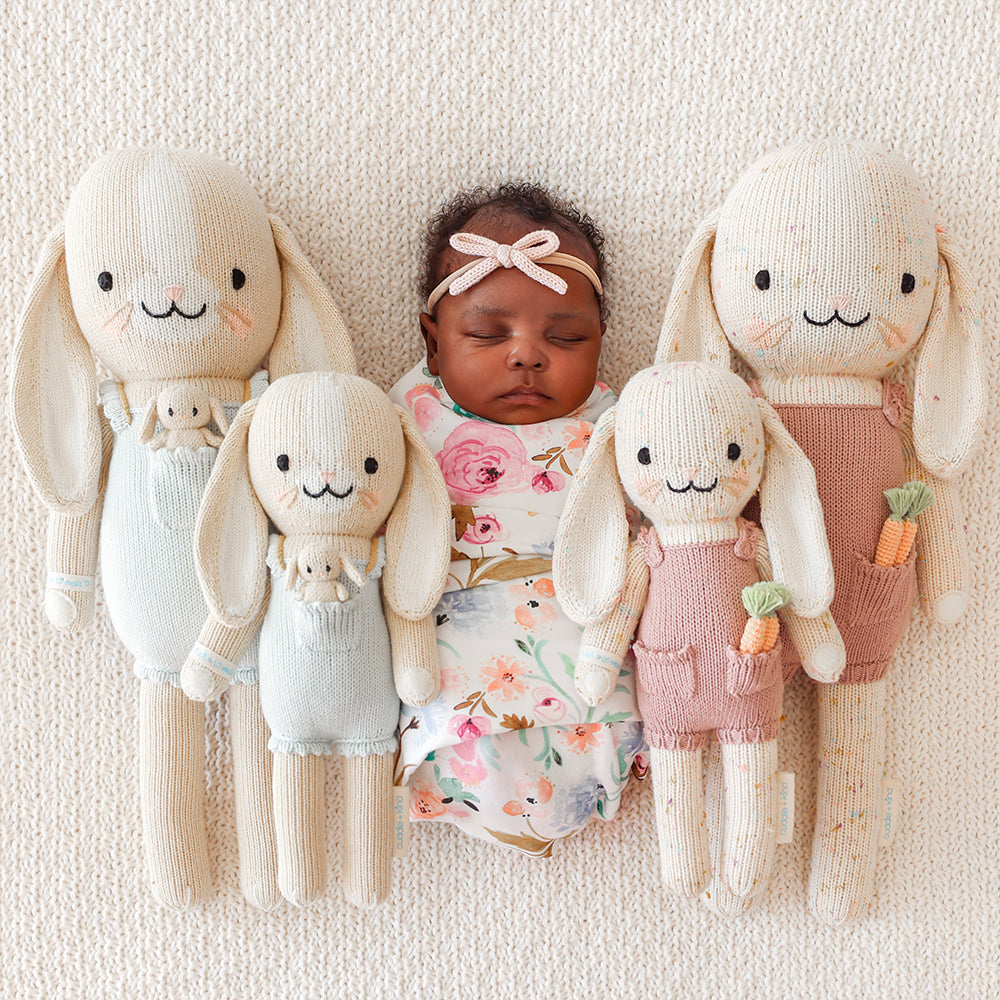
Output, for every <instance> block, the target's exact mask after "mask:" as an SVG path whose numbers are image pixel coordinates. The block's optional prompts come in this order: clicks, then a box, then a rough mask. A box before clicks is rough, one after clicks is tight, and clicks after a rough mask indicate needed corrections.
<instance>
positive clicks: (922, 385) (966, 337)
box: [913, 232, 986, 479]
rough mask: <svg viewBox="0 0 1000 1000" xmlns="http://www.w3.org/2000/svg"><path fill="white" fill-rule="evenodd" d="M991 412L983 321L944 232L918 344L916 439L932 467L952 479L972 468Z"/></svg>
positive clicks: (959, 260)
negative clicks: (928, 311)
mask: <svg viewBox="0 0 1000 1000" xmlns="http://www.w3.org/2000/svg"><path fill="white" fill-rule="evenodd" d="M985 415H986V379H985V373H984V370H983V325H982V317H981V315H980V313H979V306H978V303H977V302H976V293H975V289H974V288H973V285H972V281H971V280H970V278H969V273H968V270H967V268H966V266H965V262H964V260H962V258H961V257H960V255H959V253H958V251H957V250H956V248H955V245H954V243H953V241H952V238H951V236H950V235H948V233H946V232H940V233H939V234H938V278H937V287H936V288H935V291H934V305H933V307H932V309H931V316H930V319H929V320H928V323H927V329H926V330H925V332H924V336H923V339H922V341H921V344H920V347H919V349H918V355H917V364H916V373H915V376H914V393H913V439H914V444H915V446H916V451H917V458H918V459H919V460H920V464H921V465H923V467H924V468H925V469H927V470H928V471H929V472H932V473H934V475H936V476H940V477H941V478H942V479H949V478H951V477H952V476H955V475H957V474H958V473H959V472H961V471H962V470H963V469H965V468H967V467H968V464H969V462H970V461H971V459H972V454H973V452H974V450H975V447H976V444H977V443H978V440H979V436H980V434H981V433H982V427H983V421H984V419H985Z"/></svg>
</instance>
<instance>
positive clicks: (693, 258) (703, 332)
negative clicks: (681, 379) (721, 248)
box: [656, 216, 732, 369]
mask: <svg viewBox="0 0 1000 1000" xmlns="http://www.w3.org/2000/svg"><path fill="white" fill-rule="evenodd" d="M717 224H718V217H717V216H712V217H711V218H708V219H706V220H705V221H704V222H703V223H702V224H701V225H700V226H699V227H698V228H697V229H696V230H695V233H694V236H693V237H692V238H691V242H690V243H689V244H688V247H687V250H685V251H684V256H683V257H682V258H681V262H680V265H679V266H678V268H677V274H676V275H675V276H674V284H673V287H672V288H671V290H670V299H669V301H668V302H667V311H666V313H665V314H664V317H663V327H662V328H661V330H660V340H659V343H658V344H657V345H656V363H657V364H658V365H662V364H669V363H670V362H671V361H710V362H712V363H713V364H716V365H722V367H723V368H726V369H731V368H732V359H731V358H730V353H729V341H728V340H727V339H726V335H725V333H724V332H723V330H722V324H720V323H719V317H718V315H716V312H715V301H714V300H713V298H712V250H713V248H714V246H715V231H716V226H717Z"/></svg>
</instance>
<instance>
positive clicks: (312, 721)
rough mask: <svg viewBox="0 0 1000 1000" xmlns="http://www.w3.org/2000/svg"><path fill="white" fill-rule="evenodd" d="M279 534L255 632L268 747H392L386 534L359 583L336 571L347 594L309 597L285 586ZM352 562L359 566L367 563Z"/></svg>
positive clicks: (374, 750) (346, 751)
mask: <svg viewBox="0 0 1000 1000" xmlns="http://www.w3.org/2000/svg"><path fill="white" fill-rule="evenodd" d="M280 541H281V539H280V536H278V535H272V536H271V541H270V544H269V546H268V553H267V565H268V567H269V568H270V570H271V597H270V603H269V604H268V608H267V614H266V616H265V618H264V623H263V625H262V626H261V631H260V703H261V708H262V709H263V711H264V717H265V718H266V719H267V722H268V725H269V726H270V727H271V733H272V736H271V741H270V743H269V744H268V746H269V748H270V749H271V750H273V751H277V752H280V753H285V754H301V755H305V754H328V753H332V752H333V750H334V749H336V750H337V752H338V753H341V754H343V755H344V756H345V757H361V756H368V755H369V754H382V753H386V752H388V751H390V750H395V749H396V746H397V737H396V724H397V721H398V718H399V697H398V695H397V694H396V685H395V683H394V681H393V677H392V654H391V650H390V646H389V632H388V629H387V628H386V623H385V615H384V614H383V611H382V596H381V591H380V587H379V579H380V577H381V576H382V567H383V565H384V564H385V541H384V539H381V538H380V539H379V540H378V549H377V555H376V559H375V563H374V565H373V566H372V567H371V569H370V570H369V571H368V572H367V574H365V584H364V586H363V587H361V588H359V587H358V586H357V585H356V584H355V583H354V582H353V581H352V580H350V579H349V578H348V577H347V576H346V575H345V574H343V573H341V575H340V577H339V579H340V582H341V583H343V584H344V585H345V586H346V587H347V589H348V591H349V596H348V599H347V600H346V601H343V602H339V601H329V602H327V601H316V602H311V603H307V602H305V601H301V600H297V599H296V597H295V591H293V590H285V567H284V566H283V565H282V562H281V560H280V558H279V543H280ZM355 565H356V566H357V568H358V570H359V572H360V573H365V570H366V569H367V568H368V567H367V566H366V565H365V563H364V562H356V563H355Z"/></svg>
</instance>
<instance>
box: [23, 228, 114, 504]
mask: <svg viewBox="0 0 1000 1000" xmlns="http://www.w3.org/2000/svg"><path fill="white" fill-rule="evenodd" d="M65 251H66V240H65V235H64V231H63V229H62V227H61V226H60V228H59V229H57V230H56V231H55V232H54V233H53V234H52V235H51V236H50V237H49V238H48V240H46V242H45V246H44V248H43V249H42V254H41V258H40V259H39V261H38V266H37V267H36V268H35V275H34V278H33V280H32V282H31V288H30V289H29V291H28V302H27V305H26V306H25V309H24V312H23V314H22V315H21V321H20V323H19V324H18V328H17V333H16V335H15V339H14V351H13V363H12V372H11V390H10V412H11V419H12V422H13V425H14V434H15V436H16V438H17V442H18V445H19V446H20V448H21V453H22V455H23V456H24V462H25V465H26V466H27V469H28V475H29V477H30V478H31V482H32V485H33V486H34V487H35V490H36V491H37V493H38V495H39V496H40V497H41V498H42V500H43V501H44V502H45V503H46V504H47V505H48V506H49V507H51V508H52V509H53V510H56V511H59V512H60V513H63V514H85V513H86V512H87V511H89V510H90V509H91V508H92V507H93V506H94V501H95V500H96V499H97V485H98V480H99V478H100V473H101V428H100V419H99V416H98V411H97V369H96V366H95V364H94V358H93V356H92V355H91V353H90V346H89V345H88V344H87V342H86V340H85V339H84V337H83V333H82V332H81V331H80V327H79V325H78V323H77V321H76V316H75V314H74V312H73V303H72V301H71V300H70V294H69V282H68V280H67V277H66V252H65Z"/></svg>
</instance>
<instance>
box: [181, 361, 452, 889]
mask: <svg viewBox="0 0 1000 1000" xmlns="http://www.w3.org/2000/svg"><path fill="white" fill-rule="evenodd" d="M387 516H388V523H387V527H386V533H385V537H384V539H383V538H381V537H377V536H376V532H377V530H378V528H379V526H380V525H381V524H383V522H385V521H386V517H387ZM450 518H451V506H450V501H449V499H448V494H447V491H446V489H445V485H444V480H443V478H442V477H441V472H440V470H439V469H438V465H437V462H435V460H434V457H433V455H432V454H431V452H430V450H429V449H428V447H427V445H426V444H425V443H424V441H423V438H422V437H421V435H420V432H419V431H418V430H417V427H416V424H415V422H414V420H413V418H412V416H411V415H410V414H409V412H407V411H405V410H402V409H400V408H398V407H394V406H393V404H392V403H390V402H389V399H388V397H387V396H386V395H385V394H384V393H383V392H382V391H381V390H380V389H377V388H376V387H375V386H374V385H372V384H371V383H370V382H367V381H365V380H364V379H361V378H358V377H357V376H352V375H336V374H328V373H322V374H318V373H317V374H307V375H293V376H289V377H287V378H284V379H281V380H280V381H279V382H277V383H275V384H273V385H272V386H271V387H270V388H269V389H268V390H267V391H266V392H265V393H264V395H263V396H262V397H261V398H260V399H259V400H251V401H250V402H249V403H247V404H246V405H245V406H244V407H243V408H242V409H241V410H240V412H239V413H238V414H237V417H236V420H235V421H234V423H233V426H232V428H231V429H230V432H229V435H228V436H227V438H226V440H225V442H224V444H223V446H222V449H221V452H220V455H219V461H218V462H217V463H216V466H215V469H214V470H213V472H212V478H211V479H210V481H209V484H208V488H207V490H206V493H205V503H204V506H203V508H202V511H201V515H200V518H199V524H198V534H197V556H196V558H197V563H198V572H199V574H200V578H201V583H202V587H203V589H204V593H205V596H206V599H207V600H208V603H209V605H210V607H211V608H212V611H213V619H212V620H211V621H210V622H209V623H208V624H207V625H206V627H205V631H204V632H203V634H202V638H201V641H200V642H199V644H198V646H196V647H195V649H194V651H193V653H192V655H191V657H190V659H189V661H188V663H187V664H186V665H185V668H184V687H185V690H187V691H188V692H189V693H190V694H192V695H193V696H195V697H201V698H206V697H214V696H215V694H217V693H218V691H219V690H220V689H221V688H222V687H224V686H225V684H226V683H227V682H228V678H229V677H230V676H231V675H232V673H233V670H234V663H233V662H232V661H234V660H236V659H238V657H239V655H240V653H241V651H242V649H244V648H245V647H246V645H247V644H248V643H249V642H250V641H251V639H252V638H253V637H254V635H255V634H256V633H257V631H258V628H259V629H260V651H259V657H260V686H261V704H262V707H263V710H264V715H265V716H266V718H267V721H268V723H269V725H270V727H271V732H272V734H273V735H272V737H271V742H270V747H271V749H272V750H273V751H274V811H275V822H276V826H277V836H278V881H279V885H280V887H281V891H282V893H284V895H285V897H286V898H287V899H289V900H290V901H292V902H294V903H297V904H301V903H305V902H308V901H309V900H311V899H314V898H315V897H316V896H317V895H318V894H319V893H320V892H321V891H322V889H323V886H324V883H325V880H326V863H325V848H324V842H323V841H324V838H323V826H324V808H323V770H324V769H323V761H322V755H324V754H329V753H331V752H332V751H333V750H334V749H336V751H337V752H338V753H340V754H342V755H343V757H344V758H345V772H346V773H345V802H344V807H343V813H344V825H345V830H344V855H345V863H344V882H345V890H346V893H347V896H348V898H349V899H350V900H351V901H352V902H354V903H356V904H359V905H365V906H367V905H371V904H372V903H375V902H377V901H378V900H380V899H382V898H384V897H385V895H386V894H387V892H388V889H389V881H390V865H389V858H390V843H391V842H390V836H389V820H390V812H391V809H390V801H389V799H390V788H391V784H392V771H393V763H394V751H395V749H396V746H397V736H396V726H397V721H398V717H399V699H400V698H403V699H405V700H406V702H407V703H409V704H411V705H423V704H426V703H427V702H428V701H430V700H431V698H433V697H434V695H435V694H436V693H437V688H438V679H439V670H440V668H439V663H438V657H437V647H436V642H435V637H434V620H433V617H432V616H431V612H432V610H433V608H434V605H435V604H436V602H437V600H438V598H439V597H440V596H441V591H442V590H443V589H444V582H445V574H446V573H447V569H448V557H449V530H448V529H449V526H450ZM269 519H270V522H271V524H272V525H273V526H274V530H275V532H276V533H274V534H271V535H270V536H269V535H268V520H269ZM383 566H384V571H383ZM380 577H381V598H380V591H379V578H380ZM383 598H384V599H383ZM262 609H266V613H265V615H264V619H263V625H260V621H259V620H260V612H261V610H262Z"/></svg>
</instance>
